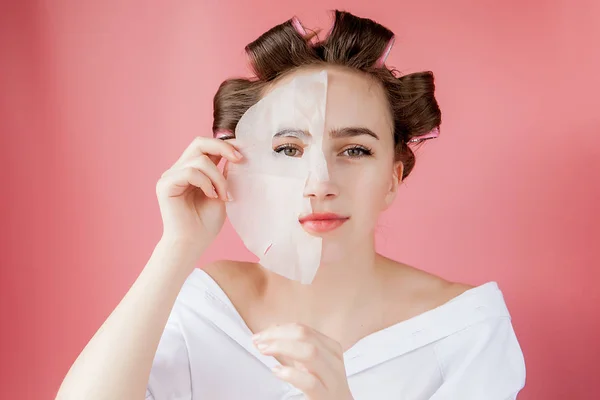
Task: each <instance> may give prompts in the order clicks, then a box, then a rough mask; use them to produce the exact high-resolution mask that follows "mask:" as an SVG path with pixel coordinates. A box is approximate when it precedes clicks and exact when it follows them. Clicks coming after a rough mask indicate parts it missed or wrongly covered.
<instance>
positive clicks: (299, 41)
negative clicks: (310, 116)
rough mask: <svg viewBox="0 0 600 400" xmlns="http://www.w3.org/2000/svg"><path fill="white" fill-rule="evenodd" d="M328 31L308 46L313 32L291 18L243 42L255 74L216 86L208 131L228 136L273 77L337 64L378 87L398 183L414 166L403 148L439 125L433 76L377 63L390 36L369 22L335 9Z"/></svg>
mask: <svg viewBox="0 0 600 400" xmlns="http://www.w3.org/2000/svg"><path fill="white" fill-rule="evenodd" d="M330 32H331V33H330V34H329V35H328V36H327V38H325V39H324V40H323V41H320V40H317V41H316V43H312V42H313V40H312V39H314V38H315V37H317V38H318V35H317V33H314V32H313V33H310V34H306V31H305V30H304V28H303V27H302V26H301V25H300V24H299V21H298V20H297V19H296V18H292V19H290V20H288V21H286V22H284V23H282V24H280V25H277V26H275V27H274V28H272V29H270V30H268V31H267V32H265V33H264V34H262V35H261V36H260V37H259V38H258V39H256V40H255V41H253V42H252V43H250V44H248V45H247V46H246V53H247V55H248V57H249V59H250V66H251V68H252V70H253V72H254V75H255V76H254V77H252V78H249V79H245V78H234V79H228V80H226V81H225V82H223V83H222V84H221V85H220V86H219V89H218V91H217V93H216V94H215V97H214V121H213V133H214V134H217V133H218V132H222V131H225V132H229V133H230V135H231V136H233V132H235V127H236V125H237V123H238V121H239V120H240V118H241V117H242V115H243V114H244V113H245V112H246V110H248V108H250V107H251V106H252V105H254V104H255V103H257V102H258V101H259V100H260V98H261V96H262V94H263V91H264V90H265V89H266V88H267V87H268V86H269V85H271V84H273V83H274V81H275V80H276V79H277V78H280V77H282V76H284V75H285V74H288V73H290V72H292V71H294V70H295V69H297V68H299V67H303V66H308V65H319V64H322V65H327V64H333V65H342V66H346V67H348V68H352V69H356V70H360V71H363V72H365V73H366V74H368V75H369V76H371V77H372V78H375V79H376V80H377V81H378V82H380V83H381V84H382V87H383V89H384V91H385V93H386V94H387V98H388V101H389V105H390V111H391V115H392V119H393V128H394V132H393V134H394V143H395V147H396V149H395V157H396V160H397V161H401V162H402V164H403V166H404V172H403V175H402V179H404V178H406V177H407V176H408V175H409V173H410V172H411V170H412V169H413V167H414V164H415V155H414V153H413V151H412V150H411V148H410V147H409V146H408V144H409V143H422V142H423V141H424V140H420V139H419V136H425V135H426V134H427V133H429V132H431V131H432V130H433V129H435V128H438V127H439V125H440V123H441V112H440V109H439V107H438V104H437V101H436V100H435V97H434V90H435V85H434V77H433V73H432V72H431V71H423V72H416V73H412V74H408V75H404V76H400V77H397V76H396V73H397V72H398V71H397V70H395V69H388V68H387V67H386V66H385V65H380V64H382V63H381V60H382V54H384V52H386V53H387V51H389V48H390V46H391V43H393V40H394V33H393V32H392V31H390V30H389V29H387V28H386V27H384V26H382V25H380V24H378V23H376V22H374V21H372V20H370V19H367V18H359V17H357V16H354V15H352V14H350V13H348V12H343V11H339V10H335V19H334V23H333V25H332V29H331V31H330ZM385 56H386V55H383V59H385ZM378 61H379V62H378ZM426 139H427V138H426ZM426 139H425V140H426Z"/></svg>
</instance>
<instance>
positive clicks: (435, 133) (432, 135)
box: [407, 126, 440, 143]
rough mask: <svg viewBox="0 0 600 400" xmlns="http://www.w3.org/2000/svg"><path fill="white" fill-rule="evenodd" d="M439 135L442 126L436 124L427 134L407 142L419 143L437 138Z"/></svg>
mask: <svg viewBox="0 0 600 400" xmlns="http://www.w3.org/2000/svg"><path fill="white" fill-rule="evenodd" d="M438 136H440V128H439V127H438V126H436V127H435V128H433V129H432V130H431V131H429V132H428V133H426V134H425V135H421V136H419V137H416V138H413V139H410V140H409V141H408V142H407V143H418V142H422V141H423V140H427V139H435V138H436V137H438Z"/></svg>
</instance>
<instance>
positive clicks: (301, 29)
mask: <svg viewBox="0 0 600 400" xmlns="http://www.w3.org/2000/svg"><path fill="white" fill-rule="evenodd" d="M292 26H293V27H294V29H296V32H298V34H299V35H300V36H302V37H304V36H306V29H304V27H303V26H302V24H301V23H300V20H299V19H298V17H296V16H294V17H293V18H292Z"/></svg>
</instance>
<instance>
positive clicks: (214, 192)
mask: <svg viewBox="0 0 600 400" xmlns="http://www.w3.org/2000/svg"><path fill="white" fill-rule="evenodd" d="M212 197H214V198H215V199H218V198H219V195H218V194H217V191H216V190H215V189H214V188H213V190H212Z"/></svg>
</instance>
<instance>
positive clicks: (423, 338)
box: [146, 269, 525, 400]
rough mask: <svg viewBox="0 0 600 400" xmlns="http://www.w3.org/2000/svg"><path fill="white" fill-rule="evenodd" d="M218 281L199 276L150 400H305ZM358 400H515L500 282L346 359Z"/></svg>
mask: <svg viewBox="0 0 600 400" xmlns="http://www.w3.org/2000/svg"><path fill="white" fill-rule="evenodd" d="M251 336H252V333H251V331H250V329H249V328H248V326H247V325H246V324H245V322H244V320H243V319H242V317H241V316H240V315H239V313H238V312H237V311H236V309H235V307H234V306H233V304H232V303H231V301H230V300H229V298H228V297H227V295H226V294H225V292H224V291H223V290H222V289H221V288H220V286H219V285H218V284H217V283H216V281H214V280H213V279H212V278H211V277H210V275H208V274H207V273H206V272H204V271H203V270H201V269H195V270H194V271H193V272H192V273H191V274H190V276H189V277H188V278H187V280H186V282H185V284H184V285H183V287H182V289H181V292H180V293H179V295H178V297H177V300H176V302H175V305H174V307H173V310H172V312H171V315H170V316H169V319H168V322H167V324H166V326H165V330H164V332H163V334H162V337H161V340H160V343H159V345H158V349H157V352H156V355H155V358H154V362H153V365H152V370H151V372H150V379H149V382H148V387H147V391H146V399H152V400H191V399H193V400H207V399H209V400H213V399H215V400H216V399H218V400H245V399H256V400H276V399H277V400H282V399H297V400H300V399H304V395H303V394H302V392H301V391H299V390H298V389H296V388H295V387H293V386H292V385H290V384H288V383H287V382H283V381H281V380H280V379H278V378H277V377H276V376H275V375H273V373H272V372H271V368H272V367H274V366H275V365H278V364H279V362H278V361H277V360H276V359H275V358H274V357H271V356H265V355H263V354H261V353H260V352H259V351H258V350H256V348H255V347H254V346H253V345H252V340H251ZM344 364H345V367H346V375H347V377H348V383H349V386H350V390H351V391H352V395H353V397H354V399H355V400H362V399H367V400H385V399H390V400H391V399H394V400H426V399H428V400H449V399H452V400H514V399H516V397H517V393H518V392H519V391H520V390H521V389H522V388H523V387H524V386H525V361H524V358H523V353H522V351H521V347H520V345H519V342H518V341H517V338H516V336H515V332H514V330H513V326H512V324H511V318H510V314H509V312H508V309H507V307H506V304H505V302H504V297H503V295H502V292H501V291H500V289H499V287H498V284H497V283H496V282H487V283H485V284H483V285H480V286H477V287H475V288H472V289H469V290H467V291H465V292H464V293H462V294H460V295H459V296H457V297H455V298H453V299H452V300H450V301H448V302H446V303H445V304H443V305H441V306H439V307H437V308H435V309H433V310H429V311H426V312H424V313H422V314H419V315H417V316H415V317H412V318H410V319H408V320H405V321H402V322H399V323H397V324H395V325H392V326H389V327H387V328H385V329H382V330H380V331H377V332H375V333H372V334H370V335H368V336H366V337H365V338H363V339H361V340H360V341H358V342H357V343H356V344H355V345H354V346H352V347H351V348H350V349H348V350H347V351H346V352H345V353H344Z"/></svg>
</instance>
